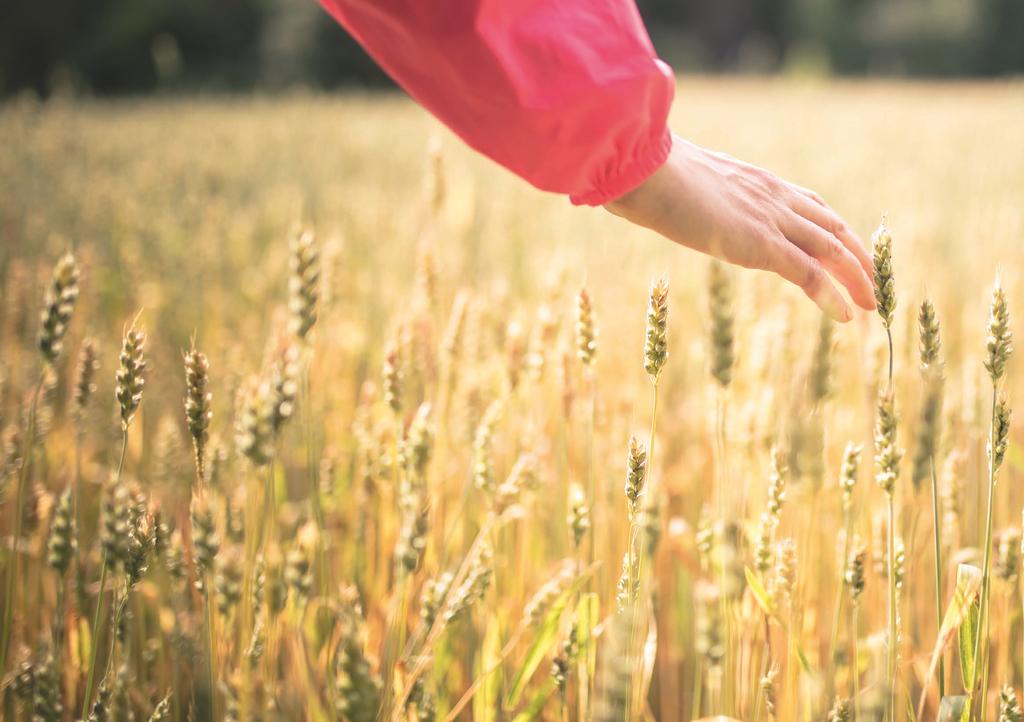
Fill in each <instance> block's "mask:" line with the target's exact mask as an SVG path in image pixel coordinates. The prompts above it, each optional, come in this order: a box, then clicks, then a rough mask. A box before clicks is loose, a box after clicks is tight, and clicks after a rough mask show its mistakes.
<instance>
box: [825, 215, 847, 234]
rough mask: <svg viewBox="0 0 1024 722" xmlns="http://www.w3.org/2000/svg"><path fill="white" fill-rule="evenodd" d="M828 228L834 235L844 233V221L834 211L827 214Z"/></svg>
mask: <svg viewBox="0 0 1024 722" xmlns="http://www.w3.org/2000/svg"><path fill="white" fill-rule="evenodd" d="M828 230H829V231H830V232H831V233H832V235H834V236H839V235H842V234H843V233H846V230H847V228H846V221H844V220H843V219H842V218H840V217H839V216H837V215H836V214H835V213H829V214H828Z"/></svg>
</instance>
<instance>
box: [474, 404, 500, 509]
mask: <svg viewBox="0 0 1024 722" xmlns="http://www.w3.org/2000/svg"><path fill="white" fill-rule="evenodd" d="M503 410H504V404H503V403H502V401H501V400H497V401H492V402H491V404H490V405H489V406H488V407H487V410H486V411H484V415H483V418H482V419H481V420H480V425H479V426H477V428H476V433H475V434H474V436H473V484H474V485H475V486H476V488H477V489H480V490H481V491H484V492H487V493H491V492H492V491H494V458H493V457H494V453H493V448H492V447H493V445H494V431H495V428H496V427H497V425H498V421H499V420H500V419H501V416H502V412H503Z"/></svg>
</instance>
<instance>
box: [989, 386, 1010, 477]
mask: <svg viewBox="0 0 1024 722" xmlns="http://www.w3.org/2000/svg"><path fill="white" fill-rule="evenodd" d="M992 416H993V418H992V429H991V432H990V433H989V439H988V446H987V450H988V458H989V459H990V460H991V462H992V469H993V471H994V472H998V471H999V469H1000V468H1001V467H1002V465H1003V459H1004V458H1005V457H1006V449H1007V448H1008V447H1009V437H1010V404H1009V402H1008V401H1007V399H1006V397H1005V396H1000V397H999V399H998V400H997V401H996V407H995V409H993V415H992Z"/></svg>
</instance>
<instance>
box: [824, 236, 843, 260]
mask: <svg viewBox="0 0 1024 722" xmlns="http://www.w3.org/2000/svg"><path fill="white" fill-rule="evenodd" d="M825 256H826V257H827V258H828V259H829V260H830V261H838V260H840V259H842V258H843V257H845V256H846V246H844V245H843V244H842V242H841V241H840V240H839V239H838V238H836V237H835V236H834V235H833V234H831V233H829V234H827V235H826V236H825Z"/></svg>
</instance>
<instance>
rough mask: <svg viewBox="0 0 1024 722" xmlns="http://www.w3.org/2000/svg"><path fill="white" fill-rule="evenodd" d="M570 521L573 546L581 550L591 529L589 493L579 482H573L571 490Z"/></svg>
mask: <svg viewBox="0 0 1024 722" xmlns="http://www.w3.org/2000/svg"><path fill="white" fill-rule="evenodd" d="M568 522H569V531H570V532H571V533H572V543H573V546H574V547H576V549H577V550H579V548H580V544H581V543H582V542H583V537H584V536H586V534H587V531H588V530H589V529H590V506H589V505H588V504H587V495H586V493H584V491H583V488H582V487H581V486H580V485H579V484H573V485H572V487H571V488H570V490H569V519H568Z"/></svg>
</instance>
